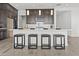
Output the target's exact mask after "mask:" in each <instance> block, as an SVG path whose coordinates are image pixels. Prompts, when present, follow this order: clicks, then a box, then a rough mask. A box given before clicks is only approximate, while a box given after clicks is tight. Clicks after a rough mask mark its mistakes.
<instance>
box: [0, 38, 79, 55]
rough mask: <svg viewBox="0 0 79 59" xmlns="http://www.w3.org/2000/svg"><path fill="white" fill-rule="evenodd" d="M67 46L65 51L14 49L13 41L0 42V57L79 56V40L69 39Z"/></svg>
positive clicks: (10, 39)
mask: <svg viewBox="0 0 79 59" xmlns="http://www.w3.org/2000/svg"><path fill="white" fill-rule="evenodd" d="M68 42H69V46H68V47H66V49H65V50H55V49H54V48H51V49H41V48H40V47H38V49H28V48H27V47H25V48H24V49H14V48H13V39H12V38H9V39H5V40H1V41H0V56H79V38H77V37H76V38H75V37H73V38H72V37H69V41H68Z"/></svg>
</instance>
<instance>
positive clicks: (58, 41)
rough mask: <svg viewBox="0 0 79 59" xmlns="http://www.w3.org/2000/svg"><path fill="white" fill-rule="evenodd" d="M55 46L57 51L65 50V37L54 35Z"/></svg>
mask: <svg viewBox="0 0 79 59" xmlns="http://www.w3.org/2000/svg"><path fill="white" fill-rule="evenodd" d="M58 38H59V39H58ZM53 46H54V48H55V49H65V35H62V34H54V35H53Z"/></svg>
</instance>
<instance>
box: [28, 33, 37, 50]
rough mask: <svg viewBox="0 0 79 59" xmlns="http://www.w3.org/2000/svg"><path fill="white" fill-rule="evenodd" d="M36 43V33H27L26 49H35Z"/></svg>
mask: <svg viewBox="0 0 79 59" xmlns="http://www.w3.org/2000/svg"><path fill="white" fill-rule="evenodd" d="M33 38H34V39H35V42H34V43H33V41H34V39H33ZM32 40H33V41H32ZM31 41H32V42H31ZM37 44H38V37H37V34H29V35H28V49H37Z"/></svg>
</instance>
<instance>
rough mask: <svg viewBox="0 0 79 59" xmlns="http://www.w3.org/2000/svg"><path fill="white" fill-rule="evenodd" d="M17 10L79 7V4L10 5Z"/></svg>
mask: <svg viewBox="0 0 79 59" xmlns="http://www.w3.org/2000/svg"><path fill="white" fill-rule="evenodd" d="M10 4H11V5H12V6H14V7H15V8H16V9H18V10H19V9H36V8H37V9H41V8H54V7H79V3H10Z"/></svg>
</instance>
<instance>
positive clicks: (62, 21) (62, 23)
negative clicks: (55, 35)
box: [56, 11, 71, 29]
mask: <svg viewBox="0 0 79 59" xmlns="http://www.w3.org/2000/svg"><path fill="white" fill-rule="evenodd" d="M56 19H57V20H56V27H57V28H61V29H71V13H70V11H57V12H56Z"/></svg>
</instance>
